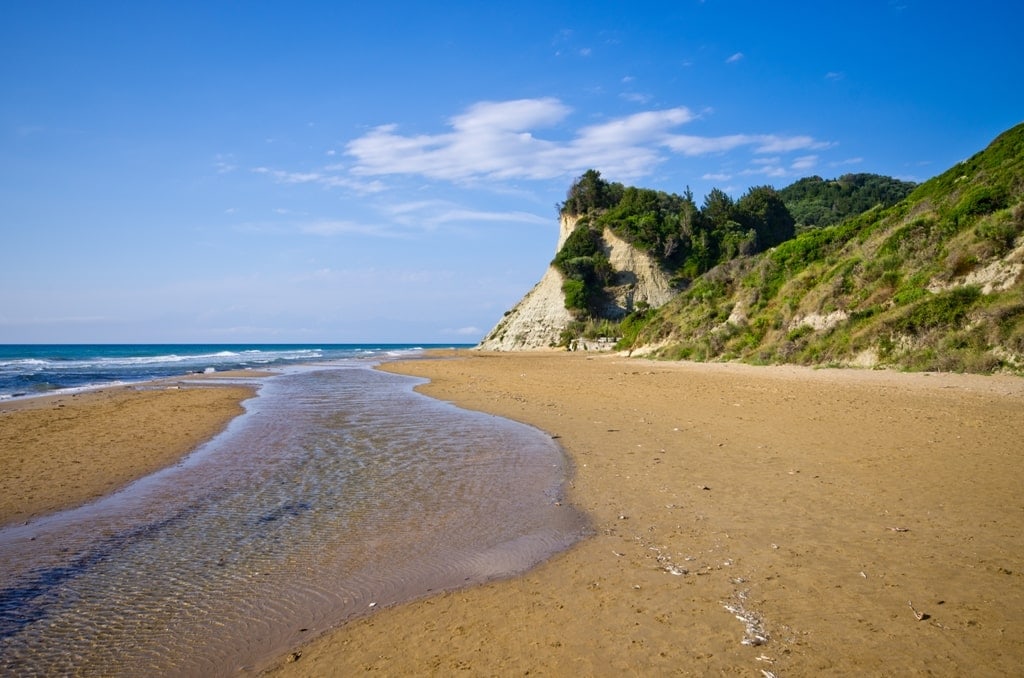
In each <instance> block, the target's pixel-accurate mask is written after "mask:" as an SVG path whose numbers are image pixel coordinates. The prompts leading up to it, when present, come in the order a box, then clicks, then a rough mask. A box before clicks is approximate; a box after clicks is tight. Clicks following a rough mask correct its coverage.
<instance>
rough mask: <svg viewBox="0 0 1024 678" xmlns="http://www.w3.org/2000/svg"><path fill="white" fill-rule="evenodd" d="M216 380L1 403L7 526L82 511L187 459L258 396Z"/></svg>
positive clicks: (1, 517) (1, 521) (1, 491)
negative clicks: (70, 510) (81, 507)
mask: <svg viewBox="0 0 1024 678" xmlns="http://www.w3.org/2000/svg"><path fill="white" fill-rule="evenodd" d="M210 381H211V385H209V386H195V385H190V386H187V387H185V386H177V385H170V384H169V383H160V384H154V385H147V386H141V387H140V386H121V387H115V388H108V389H103V390H99V391H87V392H81V393H75V394H65V395H57V396H47V397H40V398H27V399H21V400H10V401H6V402H4V403H2V404H0V471H2V472H0V525H6V524H9V523H12V522H16V521H23V520H28V519H29V518H33V517H36V516H39V515H42V514H46V513H52V512H55V511H59V510H62V509H68V508H73V507H75V506H79V505H81V504H84V503H86V502H88V501H91V500H93V499H97V498H99V497H102V496H104V495H106V494H110V493H111V492H113V491H115V490H117V489H118V488H120V487H122V486H124V485H126V484H128V483H129V482H131V481H132V480H135V479H137V478H141V477H143V476H145V475H148V474H150V473H153V472H154V471H157V470H159V469H161V468H164V467H166V466H170V465H171V464H174V463H175V462H177V461H178V460H180V459H181V458H182V457H184V456H185V455H187V454H188V453H189V452H191V451H192V450H193V449H195V448H196V447H197V446H198V445H200V444H201V443H203V442H205V441H206V440H208V439H209V438H212V437H213V436H214V435H216V434H217V433H218V432H220V431H221V430H222V429H223V428H224V427H225V426H226V425H227V424H228V422H229V421H231V419H233V418H234V417H236V416H238V415H239V414H241V413H242V412H243V409H242V406H241V402H242V401H243V400H245V399H247V398H249V397H251V396H252V395H253V393H254V389H253V388H251V387H247V386H226V385H224V386H215V385H212V383H213V382H212V380H210Z"/></svg>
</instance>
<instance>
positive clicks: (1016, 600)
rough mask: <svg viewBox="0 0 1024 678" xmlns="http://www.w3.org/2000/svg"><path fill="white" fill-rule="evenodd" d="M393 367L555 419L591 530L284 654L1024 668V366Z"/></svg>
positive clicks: (356, 663)
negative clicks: (1020, 375) (979, 373)
mask: <svg viewBox="0 0 1024 678" xmlns="http://www.w3.org/2000/svg"><path fill="white" fill-rule="evenodd" d="M385 368H386V369H390V370H394V371H398V372H402V373H406V374H415V375H420V376H424V377H428V378H429V379H431V380H432V382H431V383H430V384H429V385H427V386H424V387H423V388H422V390H423V391H424V392H426V393H428V394H431V395H433V396H436V397H439V398H443V399H446V400H452V401H454V402H456V403H458V404H459V405H462V406H464V407H468V408H473V409H480V410H485V411H488V412H493V413H496V414H500V415H503V416H506V417H509V418H512V419H516V420H519V421H524V422H528V423H530V424H533V425H535V426H537V427H540V428H541V429H543V430H545V431H548V432H549V433H551V434H552V435H555V436H558V438H559V440H560V442H561V443H562V444H563V445H564V447H565V449H566V450H567V452H568V453H569V455H570V456H571V458H572V459H573V460H574V462H575V464H576V471H575V477H574V481H573V489H572V492H571V498H572V501H573V502H574V503H575V504H577V505H578V506H580V507H582V508H583V509H585V510H586V511H587V512H588V513H589V514H590V515H591V516H592V518H593V525H594V536H593V537H591V538H589V539H587V540H585V541H584V542H582V543H580V544H579V545H577V546H576V547H574V548H573V549H571V550H569V551H567V552H565V553H562V554H560V555H558V556H556V557H555V558H553V559H551V560H550V561H548V562H546V563H544V564H542V565H541V566H539V567H537V568H536V569H534V570H532V571H531V572H529V573H527V574H525V575H524V576H521V577H518V578H515V579H512V580H507V581H501V582H495V583H492V584H489V585H486V586H481V587H477V588H472V589H467V590H462V591H456V592H451V593H447V594H442V595H439V596H436V597H433V598H429V599H425V600H421V601H418V602H414V603H411V604H407V605H403V606H398V607H395V608H392V609H387V610H381V611H380V612H377V613H375V614H374V615H372V616H370V617H367V618H365V619H362V620H359V621H356V622H353V623H351V624H348V625H346V626H344V627H342V628H341V629H339V630H337V631H335V632H333V633H331V634H328V635H326V636H324V637H322V638H320V639H319V640H317V641H314V642H313V643H312V644H310V645H308V646H306V647H303V648H300V649H299V651H298V652H297V654H295V655H293V656H292V657H290V658H287V659H284V658H283V659H282V663H281V665H279V666H278V667H277V669H276V671H279V672H280V673H281V674H284V675H287V676H328V675H338V676H349V675H353V674H357V673H363V672H376V673H379V674H381V675H438V676H441V675H451V674H453V673H455V672H460V673H462V674H463V675H488V676H489V675H500V676H505V675H527V674H529V675H545V676H561V675H566V676H568V675H582V676H592V675H594V676H602V675H609V676H611V675H616V676H617V675H644V676H648V675H707V674H736V675H747V676H762V675H769V674H774V675H778V676H793V675H817V674H822V673H824V674H829V675H906V674H911V673H920V674H935V675H949V676H954V675H975V676H977V675H993V676H1000V675H1014V674H1015V675H1019V672H1020V670H1021V667H1022V666H1024V634H1022V631H1021V629H1022V625H1021V623H1022V622H1024V492H1022V490H1024V443H1022V436H1021V433H1022V427H1021V423H1022V421H1024V380H1020V379H1014V378H1005V377H969V376H959V375H921V374H918V375H907V374H894V373H885V372H869V371H839V370H821V371H812V370H807V369H801V368H785V367H783V368H774V367H772V368H754V367H747V366H739V365H694V364H682V363H672V364H667V363H654V362H647V361H638V360H627V359H624V358H619V357H615V356H607V355H603V356H597V355H582V354H565V353H557V354H555V353H549V354H545V353H538V354H528V355H524V354H504V355H498V356H496V355H489V354H476V353H464V354H461V355H460V356H459V357H457V358H454V359H448V360H439V359H435V360H420V361H410V362H401V363H391V364H389V365H386V366H385ZM439 489H440V488H439ZM763 672H765V673H763Z"/></svg>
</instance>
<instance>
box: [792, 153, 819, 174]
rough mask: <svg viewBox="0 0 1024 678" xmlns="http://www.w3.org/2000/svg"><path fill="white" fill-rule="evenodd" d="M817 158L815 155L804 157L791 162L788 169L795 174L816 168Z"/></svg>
mask: <svg viewBox="0 0 1024 678" xmlns="http://www.w3.org/2000/svg"><path fill="white" fill-rule="evenodd" d="M817 164H818V156H816V155H804V156H800V157H799V158H796V159H795V160H793V163H792V164H791V165H790V167H791V168H792V169H793V170H794V171H796V172H806V171H807V170H809V169H812V168H813V167H815V166H817Z"/></svg>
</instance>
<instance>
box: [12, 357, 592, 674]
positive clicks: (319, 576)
mask: <svg viewBox="0 0 1024 678" xmlns="http://www.w3.org/2000/svg"><path fill="white" fill-rule="evenodd" d="M426 348H430V346H425V345H420V346H416V345H392V344H388V345H381V344H375V345H348V344H346V345H316V346H314V345H175V346H170V345H163V346H4V347H0V365H2V366H3V367H2V369H3V377H2V378H3V382H2V383H3V389H4V391H3V392H4V394H5V397H6V398H9V399H15V398H26V397H31V396H32V395H38V394H43V393H61V392H75V391H76V390H80V389H89V388H95V387H98V386H103V385H111V384H126V385H129V386H130V387H135V388H149V387H151V386H150V385H149V380H152V379H155V378H162V377H168V376H175V377H176V379H175V382H176V383H178V382H184V383H186V384H187V383H188V382H189V379H190V377H189V375H195V376H194V378H195V380H196V381H199V380H200V377H198V374H199V373H206V372H208V371H210V370H216V371H227V370H245V369H248V368H252V369H254V370H269V371H271V372H272V373H273V375H272V376H270V377H263V376H256V375H257V374H258V373H256V372H254V375H253V376H251V377H249V376H247V375H245V374H244V372H241V373H239V372H232V376H230V378H228V379H226V380H227V381H229V382H238V383H251V384H253V385H255V386H256V387H257V389H258V391H257V395H256V396H255V397H253V398H251V399H249V400H247V401H245V403H244V407H245V413H244V414H242V415H240V416H239V417H237V418H235V419H234V420H232V422H231V423H230V424H229V425H228V427H227V428H226V429H225V430H224V431H223V432H222V433H221V434H219V435H217V436H216V437H214V438H213V439H211V440H210V441H208V442H207V443H205V444H204V445H202V446H201V447H199V448H198V449H197V450H195V451H194V452H193V453H192V454H191V455H189V456H188V457H186V458H185V459H183V460H182V461H181V462H180V463H178V464H175V465H174V466H171V467H168V468H166V469H163V470H162V471H159V472H157V473H155V474H152V475H150V476H147V477H145V478H142V479H139V480H137V481H135V482H133V483H131V484H130V485H128V486H127V487H124V488H122V489H121V490H119V491H117V492H115V493H113V494H111V495H108V496H106V497H103V498H101V499H98V500H96V501H94V502H92V503H89V504H86V505H84V506H81V507H78V508H74V509H71V510H67V511H63V512H59V513H56V514H51V515H47V516H43V517H40V518H36V519H33V520H31V521H28V522H26V523H18V524H12V525H7V526H5V527H2V528H0V675H17V676H51V675H82V676H110V675H114V676H118V675H124V676H136V675H161V676H216V675H250V674H257V673H259V672H260V671H261V670H263V669H265V668H266V667H267V666H268V665H270V664H272V663H273V662H274V661H276V660H278V659H279V658H281V657H284V656H287V655H288V654H289V653H291V652H295V651H298V648H299V647H300V646H301V644H302V643H304V642H306V641H308V640H310V639H312V638H314V637H316V636H317V635H318V634H320V633H323V632H325V631H326V630H329V629H332V628H336V627H338V626H339V625H341V624H343V623H345V622H347V621H350V620H352V619H355V618H358V617H361V616H365V615H369V614H373V613H374V612H376V611H378V610H381V609H383V608H386V607H388V606H391V605H396V604H399V603H403V602H407V601H411V600H415V599H418V598H422V597H425V596H429V595H433V594H436V593H438V592H440V591H446V590H452V589H456V588H460V587H464V586H471V585H474V584H477V583H482V582H486V581H490V580H493V579H496V578H503V577H509V576H513V575H515V574H518V573H521V572H523V571H525V570H527V569H529V568H531V567H533V566H534V565H536V564H537V563H539V562H541V561H543V560H545V559H547V558H549V557H550V556H551V555H553V554H554V553H557V552H559V551H561V550H564V549H566V548H569V547H570V546H571V545H572V544H573V543H575V542H576V541H578V540H579V539H581V538H582V537H583V536H585V535H586V534H588V533H589V529H590V528H589V524H588V521H587V519H586V516H584V515H583V514H581V513H580V512H578V511H577V510H576V509H574V508H573V507H572V506H571V505H570V504H569V503H568V502H566V501H565V498H564V488H565V486H566V483H567V482H568V479H569V478H570V476H571V473H572V469H571V466H570V465H569V462H568V460H567V458H566V457H565V455H564V453H563V451H562V449H561V448H560V447H559V446H558V445H557V443H556V441H555V440H553V439H552V437H551V436H550V435H549V434H547V433H545V432H543V431H540V430H538V429H535V428H532V427H530V426H526V425H524V424H521V423H518V422H514V421H510V420H507V419H503V418H500V417H496V416H492V415H488V414H484V413H481V412H472V411H467V410H463V409H460V408H458V407H456V406H454V405H453V404H451V403H447V402H443V401H440V400H435V399H432V398H428V397H426V396H423V395H421V394H419V393H418V392H416V391H415V390H414V389H415V386H416V385H418V384H420V383H423V382H422V380H419V379H416V378H412V377H406V376H402V375H395V374H390V373H387V372H383V371H380V370H376V369H374V366H376V365H377V364H379V363H380V362H381V361H383V360H387V359H390V358H393V357H403V358H413V359H417V358H418V359H431V360H433V359H446V358H445V357H444V356H443V355H442V356H440V357H437V354H431V355H429V356H428V355H427V354H426V352H425V350H424V349H426ZM220 381H222V380H218V382H220ZM125 425H130V423H125Z"/></svg>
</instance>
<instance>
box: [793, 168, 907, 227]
mask: <svg viewBox="0 0 1024 678" xmlns="http://www.w3.org/2000/svg"><path fill="white" fill-rule="evenodd" d="M914 188H915V184H913V183H911V182H909V181H899V180H898V179H893V178H892V177H884V176H881V175H878V174H844V175H843V176H841V177H839V178H838V179H831V180H826V179H822V178H821V177H807V178H806V179H801V180H799V181H797V182H796V183H794V184H791V185H790V186H787V187H786V188H784V189H782V190H780V191H779V197H781V198H782V201H783V202H784V203H785V204H786V208H787V209H789V213H790V214H792V215H793V221H794V222H795V223H796V232H797V233H802V232H803V231H806V230H807V229H809V228H821V227H823V226H832V225H834V224H838V223H840V222H842V221H843V220H845V219H847V218H849V217H851V216H853V215H856V214H860V213H861V212H866V211H868V210H869V209H872V208H874V207H877V206H879V205H881V206H882V207H891V206H892V205H895V204H896V203H898V202H899V201H900V200H903V199H904V198H906V197H907V196H908V195H910V192H911V191H912V190H914Z"/></svg>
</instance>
